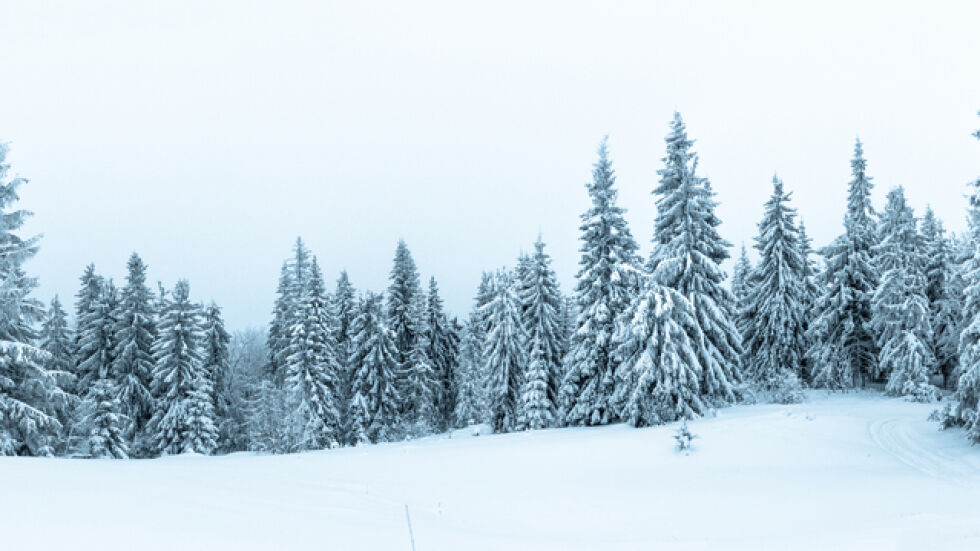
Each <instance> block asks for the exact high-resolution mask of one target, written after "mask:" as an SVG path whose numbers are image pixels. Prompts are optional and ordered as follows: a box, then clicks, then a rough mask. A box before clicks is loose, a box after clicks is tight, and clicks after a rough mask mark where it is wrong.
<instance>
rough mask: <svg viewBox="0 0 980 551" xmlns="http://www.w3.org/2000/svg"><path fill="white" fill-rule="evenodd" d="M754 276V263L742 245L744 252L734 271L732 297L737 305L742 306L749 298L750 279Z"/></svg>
mask: <svg viewBox="0 0 980 551" xmlns="http://www.w3.org/2000/svg"><path fill="white" fill-rule="evenodd" d="M751 275H752V261H751V260H749V253H748V251H746V250H745V245H742V252H741V253H740V254H739V256H738V260H737V261H736V262H735V269H734V270H732V295H733V296H734V297H735V301H736V303H737V304H739V305H741V304H743V303H744V302H745V299H746V298H747V297H748V296H749V277H750V276H751Z"/></svg>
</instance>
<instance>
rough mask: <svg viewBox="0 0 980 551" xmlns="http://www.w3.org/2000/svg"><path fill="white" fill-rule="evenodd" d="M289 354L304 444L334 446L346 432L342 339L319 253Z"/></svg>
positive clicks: (288, 369)
mask: <svg viewBox="0 0 980 551" xmlns="http://www.w3.org/2000/svg"><path fill="white" fill-rule="evenodd" d="M308 269H309V273H308V274H307V277H306V278H305V289H304V290H303V291H302V298H301V300H300V301H299V307H300V308H302V315H301V316H298V318H297V321H296V323H295V324H294V325H293V329H292V332H291V335H292V336H291V340H290V345H289V349H288V352H287V359H286V383H287V386H288V388H289V389H290V390H291V405H292V406H293V412H294V415H295V416H296V418H297V419H299V422H300V423H301V427H298V430H297V433H298V434H299V435H300V436H299V447H300V448H301V449H322V448H329V447H331V446H332V445H333V444H334V443H335V442H339V438H340V410H339V409H338V405H339V404H338V401H337V382H338V381H337V378H338V375H339V373H340V364H339V363H338V362H337V350H336V348H337V347H336V343H335V342H334V335H333V334H332V332H331V330H330V328H331V320H330V313H329V311H328V305H327V297H326V288H325V286H324V282H323V275H322V274H321V272H320V267H319V265H318V264H317V262H316V258H315V257H314V258H312V260H311V261H310V263H309V268H308Z"/></svg>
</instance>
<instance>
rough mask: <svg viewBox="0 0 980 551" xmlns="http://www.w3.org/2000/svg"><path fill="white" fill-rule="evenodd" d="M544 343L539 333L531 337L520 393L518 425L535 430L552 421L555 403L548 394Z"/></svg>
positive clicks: (549, 372)
mask: <svg viewBox="0 0 980 551" xmlns="http://www.w3.org/2000/svg"><path fill="white" fill-rule="evenodd" d="M545 348H546V343H545V342H544V339H542V337H541V335H540V334H538V335H534V336H533V337H531V355H530V359H529V360H528V365H527V373H526V374H525V376H524V388H523V391H522V393H521V404H520V421H519V426H520V427H521V428H525V429H531V430H537V429H543V428H547V427H550V426H551V425H552V424H553V423H554V417H555V413H554V410H555V404H554V402H553V401H552V399H551V398H550V397H549V396H548V386H549V382H550V379H551V370H550V369H548V363H547V362H546V361H545Z"/></svg>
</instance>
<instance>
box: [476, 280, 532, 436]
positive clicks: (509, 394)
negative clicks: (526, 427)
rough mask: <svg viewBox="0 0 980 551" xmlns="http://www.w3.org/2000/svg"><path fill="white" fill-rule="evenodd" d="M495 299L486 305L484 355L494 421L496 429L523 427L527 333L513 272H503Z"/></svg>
mask: <svg viewBox="0 0 980 551" xmlns="http://www.w3.org/2000/svg"><path fill="white" fill-rule="evenodd" d="M495 289H496V293H495V296H494V298H493V300H492V301H491V302H490V303H489V304H487V305H486V306H484V308H485V312H486V320H487V334H486V341H485V342H484V344H483V358H484V361H485V362H486V373H487V384H488V400H489V404H488V405H489V408H490V423H491V425H493V430H494V431H495V432H508V431H511V430H514V429H515V428H518V427H519V421H520V411H519V409H518V408H519V406H520V405H521V404H520V396H521V391H522V386H523V380H524V370H525V369H526V368H527V353H526V352H525V347H526V344H525V341H526V335H525V333H524V326H523V324H522V323H521V317H520V302H519V301H518V299H517V296H516V293H515V290H514V281H513V280H512V277H511V276H510V274H506V273H501V274H499V275H498V281H497V283H496V285H495Z"/></svg>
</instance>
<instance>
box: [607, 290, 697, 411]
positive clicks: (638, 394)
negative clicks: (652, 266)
mask: <svg viewBox="0 0 980 551" xmlns="http://www.w3.org/2000/svg"><path fill="white" fill-rule="evenodd" d="M620 319H621V323H619V329H618V332H617V333H616V336H615V341H614V342H615V346H616V354H617V356H618V357H619V358H620V360H621V361H622V366H621V368H620V371H619V372H618V374H617V376H618V377H619V378H620V381H621V384H620V385H619V387H618V389H617V396H616V401H617V402H618V403H622V404H623V411H622V417H623V419H624V420H626V421H627V422H629V423H631V424H632V425H633V426H635V427H642V426H649V425H659V424H662V423H668V422H671V421H676V420H678V419H693V418H695V417H698V416H700V415H703V414H704V412H705V410H706V409H707V407H708V406H707V405H706V404H705V403H704V401H703V399H702V393H701V380H702V375H701V370H702V365H701V359H700V354H699V352H698V349H699V348H700V347H701V346H702V345H701V344H700V342H699V341H703V340H704V338H705V337H704V334H703V333H702V332H701V327H700V325H699V324H698V320H697V316H696V314H695V312H694V307H693V306H692V305H691V303H690V301H688V300H687V298H686V297H685V296H684V295H682V294H681V293H679V292H678V291H676V290H675V289H672V288H670V287H665V286H663V285H660V284H659V283H658V282H657V281H656V279H655V278H652V277H650V278H646V280H645V282H644V286H643V290H642V291H641V292H640V295H639V296H638V297H637V299H636V300H634V301H633V302H632V304H631V305H630V307H629V309H628V310H626V311H625V312H624V313H623V314H622V317H621V318H620Z"/></svg>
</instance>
